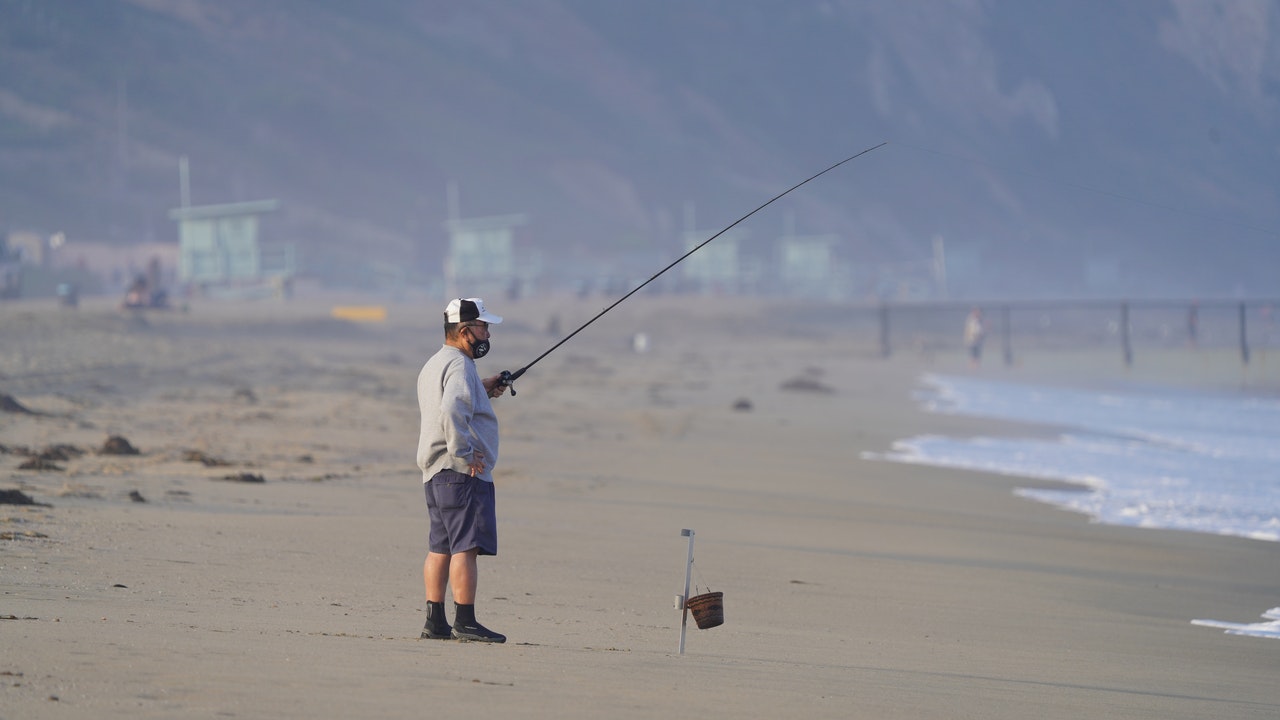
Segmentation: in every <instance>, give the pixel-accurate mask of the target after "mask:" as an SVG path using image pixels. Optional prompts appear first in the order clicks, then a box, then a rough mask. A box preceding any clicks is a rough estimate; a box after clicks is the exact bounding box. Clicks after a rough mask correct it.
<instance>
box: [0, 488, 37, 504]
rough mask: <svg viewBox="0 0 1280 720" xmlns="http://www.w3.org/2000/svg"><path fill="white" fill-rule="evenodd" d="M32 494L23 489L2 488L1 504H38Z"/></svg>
mask: <svg viewBox="0 0 1280 720" xmlns="http://www.w3.org/2000/svg"><path fill="white" fill-rule="evenodd" d="M37 504H38V503H37V502H36V501H35V500H33V499H31V496H30V495H28V494H26V493H24V492H22V491H21V490H0V505H37Z"/></svg>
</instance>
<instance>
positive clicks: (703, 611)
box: [684, 592, 724, 630]
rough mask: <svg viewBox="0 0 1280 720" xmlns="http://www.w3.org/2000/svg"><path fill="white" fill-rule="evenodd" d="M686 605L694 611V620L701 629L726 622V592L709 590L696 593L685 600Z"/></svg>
mask: <svg viewBox="0 0 1280 720" xmlns="http://www.w3.org/2000/svg"><path fill="white" fill-rule="evenodd" d="M684 606H685V607H687V608H689V610H690V611H692V612H693V620H694V622H696V623H698V629H699V630H706V629H707V628H713V627H715V626H717V625H723V624H724V593H722V592H709V593H703V594H701V595H695V596H693V597H691V598H689V599H688V600H687V601H685V604H684Z"/></svg>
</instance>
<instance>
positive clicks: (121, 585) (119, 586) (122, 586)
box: [111, 583, 129, 590]
mask: <svg viewBox="0 0 1280 720" xmlns="http://www.w3.org/2000/svg"><path fill="white" fill-rule="evenodd" d="M111 587H113V588H124V589H125V590H128V589H129V586H128V585H125V584H124V583H116V584H115V585H112V586H111Z"/></svg>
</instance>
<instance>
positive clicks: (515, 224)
mask: <svg viewBox="0 0 1280 720" xmlns="http://www.w3.org/2000/svg"><path fill="white" fill-rule="evenodd" d="M528 221H529V219H528V217H527V216H525V215H524V214H522V213H515V214H511V215H491V216H488V217H477V218H454V219H450V220H447V221H445V230H446V231H447V232H448V233H449V255H448V257H446V258H445V263H444V276H445V287H446V290H445V292H446V293H447V294H448V295H449V296H450V297H454V296H460V295H482V296H489V295H494V294H500V293H507V294H511V293H513V292H516V293H518V292H519V289H520V286H521V285H522V284H525V283H528V282H529V281H530V279H531V271H532V269H533V268H531V267H527V266H526V267H519V266H518V265H517V262H516V248H515V235H516V228H519V227H521V226H523V225H525V224H526V223H528Z"/></svg>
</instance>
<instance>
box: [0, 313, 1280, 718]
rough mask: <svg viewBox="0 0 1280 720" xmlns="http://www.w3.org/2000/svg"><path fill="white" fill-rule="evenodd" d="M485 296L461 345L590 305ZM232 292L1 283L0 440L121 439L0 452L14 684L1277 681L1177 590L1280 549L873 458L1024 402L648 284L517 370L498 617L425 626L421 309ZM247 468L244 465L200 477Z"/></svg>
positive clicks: (528, 699) (370, 704)
mask: <svg viewBox="0 0 1280 720" xmlns="http://www.w3.org/2000/svg"><path fill="white" fill-rule="evenodd" d="M490 304H491V305H492V306H493V307H494V310H495V311H496V312H498V313H500V314H503V315H504V316H505V317H506V318H507V319H508V320H509V321H510V322H508V323H504V324H503V326H502V327H501V330H500V331H499V332H495V333H494V343H495V348H494V351H493V353H492V354H491V358H486V359H485V360H484V361H482V363H481V364H482V372H483V371H485V370H489V371H496V370H497V369H500V368H502V367H512V366H514V365H516V364H517V363H518V362H521V361H527V359H529V358H532V357H536V356H537V354H538V353H539V352H541V351H543V350H545V349H546V348H547V347H549V346H550V345H551V344H552V343H553V342H554V341H555V340H556V339H557V338H556V337H555V336H553V334H552V333H550V332H549V331H548V325H549V324H550V318H552V317H554V316H556V315H560V321H561V322H560V324H561V326H562V329H563V330H564V331H566V332H567V331H569V330H572V329H573V328H574V327H576V325H575V324H574V319H575V318H574V317H572V316H576V315H582V317H581V318H580V319H578V320H577V322H583V321H585V320H586V319H587V318H589V317H590V316H591V314H593V313H590V312H588V311H587V310H579V309H578V308H576V307H575V308H573V309H572V310H571V311H557V308H556V307H554V306H552V305H550V304H543V305H538V304H535V303H529V304H524V303H515V304H512V306H511V307H505V306H504V305H507V304H506V303H498V302H493V303H490ZM241 310H242V309H238V308H232V307H230V306H220V307H219V308H218V310H217V312H213V311H209V312H208V313H207V314H206V311H205V310H204V309H203V308H200V307H193V309H192V312H191V313H190V315H189V316H188V317H186V318H183V317H179V316H167V317H165V318H163V319H154V320H152V321H151V322H149V323H148V325H146V326H145V327H133V326H123V327H122V324H121V323H118V322H115V321H114V320H110V321H108V320H102V319H99V318H96V317H90V318H88V319H87V320H86V318H84V317H80V318H79V319H75V318H68V317H67V316H65V315H57V314H56V313H54V314H51V315H49V316H45V315H44V314H42V313H36V316H37V320H38V322H34V323H32V322H26V321H22V322H18V321H17V320H15V317H14V315H12V314H7V313H0V333H2V334H3V335H4V337H5V338H6V346H7V347H6V349H5V358H4V359H3V362H4V363H5V364H4V365H3V375H2V376H0V392H7V393H10V394H13V395H15V396H16V397H18V398H19V399H20V400H22V401H23V402H24V403H27V404H29V405H30V406H32V407H34V408H35V409H39V410H46V411H50V412H52V413H55V415H53V416H49V417H19V416H14V415H11V414H4V415H0V434H3V436H4V441H3V442H4V444H6V445H9V446H13V445H27V446H28V447H43V446H46V445H50V444H54V443H57V442H68V443H71V444H74V445H77V446H80V447H85V448H95V447H98V446H100V445H101V444H102V441H103V439H104V438H105V436H106V435H107V434H108V433H118V434H121V435H123V436H125V437H127V438H128V439H129V440H130V441H131V442H133V444H134V445H136V446H137V447H138V448H139V449H140V450H141V454H140V455H138V456H127V457H124V456H103V455H97V454H92V453H86V455H84V456H81V457H79V458H75V459H73V460H70V461H66V463H65V465H64V466H63V470H62V471H60V472H56V473H34V472H30V471H19V470H17V469H16V465H17V458H15V457H14V456H13V455H0V467H2V468H3V469H2V470H0V472H3V476H2V478H0V486H3V487H15V486H16V487H21V488H25V489H26V491H28V492H29V494H31V495H33V496H34V497H35V498H36V499H37V500H40V501H42V502H48V503H50V504H51V505H52V507H39V508H29V507H24V506H9V505H6V506H0V518H4V519H5V522H4V523H3V527H4V528H5V529H10V528H13V529H20V530H23V531H26V530H31V531H35V532H38V533H41V534H43V535H45V536H46V537H43V538H40V537H29V538H26V539H22V540H12V541H0V553H3V555H0V577H2V578H3V582H2V583H0V586H2V587H3V590H0V615H6V616H8V615H11V616H13V617H15V618H19V619H14V620H3V621H0V638H2V639H0V642H3V643H4V646H5V647H6V649H7V652H6V658H5V659H3V660H0V673H6V675H5V676H4V678H5V679H6V680H9V681H11V682H10V683H6V684H5V686H4V687H3V688H0V705H2V706H3V707H5V708H6V709H5V711H3V713H0V714H2V715H4V716H5V717H7V716H8V715H9V714H10V713H12V714H13V715H14V716H15V717H85V716H94V717H206V716H208V715H210V714H215V713H217V714H224V715H230V716H250V717H261V716H279V717H301V716H304V715H305V716H312V717H315V716H321V717H327V716H337V715H352V714H356V715H366V716H368V715H376V716H398V715H405V714H409V713H413V712H422V711H423V710H424V709H428V708H429V709H431V710H432V711H434V712H461V711H464V710H467V711H474V710H476V709H477V708H479V709H482V710H483V711H485V712H488V713H490V714H497V715H506V716H517V715H518V716H524V717H546V718H552V717H556V718H562V717H598V716H599V715H600V714H601V713H602V712H607V713H609V714H610V715H614V716H619V717H637V718H639V717H652V716H654V715H655V714H658V713H672V714H680V715H689V714H698V715H706V716H712V717H727V716H733V715H737V716H741V715H747V716H760V715H764V714H781V713H786V714H794V713H796V712H797V711H799V712H803V713H804V714H806V716H810V717H831V718H836V717H840V718H847V717H860V718H861V717H865V718H882V717H939V718H942V717H956V716H963V715H981V716H983V717H992V718H1009V719H1012V718H1025V717H1029V716H1034V717H1049V718H1058V717H1061V718H1075V717H1081V716H1085V717H1103V716H1109V717H1162V718H1178V717H1186V718H1192V717H1195V718H1199V717H1205V716H1214V717H1233V718H1234V717H1240V718H1248V717H1259V718H1261V717H1274V716H1275V715H1276V714H1278V713H1280V691H1277V690H1275V689H1274V683H1273V682H1272V679H1273V676H1274V669H1275V667H1276V666H1275V660H1274V654H1275V646H1274V645H1269V644H1266V643H1264V642H1262V641H1258V640H1251V639H1248V638H1239V637H1233V636H1227V635H1224V634H1223V633H1221V632H1220V631H1217V630H1214V629H1210V628H1204V627H1196V626H1193V625H1191V623H1190V621H1191V620H1192V619H1194V618H1204V617H1213V618H1220V619H1222V620H1227V621H1242V622H1253V621H1256V620H1257V618H1258V616H1259V614H1260V613H1262V612H1264V611H1265V610H1266V609H1267V608H1270V607H1275V606H1276V605H1277V604H1280V603H1278V602H1276V600H1277V597H1280V580H1277V578H1280V558H1277V557H1276V555H1277V554H1276V553H1275V552H1274V548H1273V547H1271V546H1270V545H1265V546H1264V545H1263V544H1262V543H1260V542H1257V541H1249V540H1242V539H1238V538H1223V537H1218V536H1203V535H1199V534H1195V533H1184V532H1175V531H1159V530H1140V531H1139V530H1136V529H1132V528H1121V527H1112V526H1101V525H1095V524H1091V523H1089V522H1088V521H1087V519H1086V518H1084V517H1083V516H1081V515H1078V514H1076V513H1070V512H1067V511H1063V510H1058V509H1055V508H1053V507H1050V506H1047V505H1044V504H1041V503H1038V502H1034V501H1031V500H1027V499H1023V498H1019V497H1017V496H1015V494H1014V488H1016V487H1023V486H1026V485H1027V483H1028V482H1034V481H1022V480H1019V479H1018V478H1013V477H1006V476H998V475H991V474H985V473H976V472H966V471H954V470H945V469H939V468H928V467H918V466H910V465H903V464H898V463H886V462H873V461H868V460H864V459H862V458H861V457H860V454H861V453H863V452H867V451H879V452H883V451H886V450H887V449H888V448H889V447H890V445H891V443H892V442H893V441H894V440H897V439H902V438H906V437H911V436H915V435H920V434H928V433H933V434H948V433H952V434H961V435H963V434H970V435H972V434H984V433H987V432H990V429H991V428H994V427H997V425H1003V426H1008V425H1010V424H1008V423H994V422H992V423H988V422H984V421H976V420H973V419H968V418H961V417H951V416H938V415H933V414H929V413H927V412H925V411H924V410H922V409H921V408H918V407H916V405H915V402H914V401H913V399H912V397H911V392H912V391H913V390H914V388H915V383H916V378H918V377H919V375H920V374H921V373H922V372H929V371H936V370H937V369H938V366H939V365H941V364H942V363H941V362H937V361H935V362H932V363H926V362H922V361H920V360H919V359H913V358H897V359H894V360H893V361H892V362H888V363H886V362H884V361H882V360H880V359H879V358H877V357H875V355H874V348H873V347H872V346H871V345H870V344H868V343H862V342H860V341H858V342H855V341H853V340H850V339H848V338H842V337H840V336H839V334H838V333H834V332H822V333H820V334H819V335H814V334H813V333H812V332H811V331H812V326H805V325H804V324H800V325H795V324H786V323H782V324H780V323H779V322H778V321H777V320H776V319H775V316H776V313H772V312H771V311H770V308H769V307H768V303H763V302H761V303H749V304H741V303H737V302H736V301H730V300H709V301H707V302H704V303H700V304H699V305H698V307H697V308H696V309H695V310H694V311H693V314H692V315H691V316H683V315H680V314H679V312H680V311H681V309H680V303H678V302H674V300H673V299H656V300H654V301H652V302H650V301H649V300H646V299H644V298H637V299H636V300H635V302H634V305H633V306H632V307H627V306H620V307H619V309H618V311H617V313H616V317H614V316H613V315H611V323H610V324H609V325H608V326H607V327H599V328H597V327H595V326H593V327H592V328H591V329H590V330H589V331H588V332H584V333H582V335H580V336H578V337H577V338H575V339H574V341H573V343H572V344H568V345H566V346H565V347H564V348H563V349H562V350H560V351H558V352H556V353H554V354H552V355H550V356H548V357H547V358H546V360H544V361H543V362H541V363H540V364H539V365H538V366H537V368H536V369H535V370H534V371H531V372H530V373H529V374H527V375H526V376H525V377H524V378H522V379H521V380H520V381H519V382H518V383H517V386H518V391H519V395H518V396H517V397H515V398H511V397H504V398H503V399H502V400H500V401H499V402H498V411H499V415H500V419H501V422H502V426H503V442H502V455H501V465H500V466H499V467H498V468H497V471H496V481H497V482H498V484H499V493H498V512H499V542H500V549H499V554H498V555H497V556H495V557H493V558H485V559H482V561H481V568H480V572H481V577H480V588H479V596H480V602H479V605H478V608H477V609H478V612H479V617H480V618H481V620H482V621H483V622H485V623H486V624H487V625H489V626H490V627H493V628H495V629H497V630H498V631H500V632H504V633H506V634H507V635H508V636H509V637H510V640H509V642H508V644H506V645H503V646H497V647H481V646H477V645H470V644H459V643H453V642H437V641H420V640H418V639H417V634H418V630H419V628H420V626H421V623H422V618H423V615H422V612H423V609H422V608H423V603H422V598H421V594H422V587H421V563H422V554H423V552H424V549H423V547H422V545H423V543H424V541H425V534H426V518H425V512H424V511H423V508H422V506H421V503H422V500H421V487H420V485H421V477H420V475H419V474H418V473H417V471H416V468H414V467H413V460H412V457H413V447H412V445H413V443H414V442H415V440H416V436H417V422H418V418H417V408H416V405H415V402H414V399H413V378H414V377H415V376H416V373H417V369H418V367H420V364H421V362H422V360H424V359H425V358H426V356H427V355H428V354H429V353H430V352H431V351H433V350H434V348H435V347H437V346H438V344H439V341H438V339H436V333H437V332H438V328H437V322H436V321H435V319H434V318H435V314H434V313H430V312H426V313H416V312H414V311H411V310H409V309H407V308H398V307H395V306H393V307H392V308H391V312H390V313H389V319H388V321H387V322H386V323H383V324H370V325H353V324H350V323H342V322H338V321H331V320H329V319H328V318H327V312H326V310H325V309H324V308H309V309H308V308H301V307H293V308H289V309H287V310H284V311H281V312H280V313H279V314H273V312H274V311H272V310H271V308H267V309H265V310H263V311H261V312H258V313H254V314H251V315H250V316H248V317H246V318H243V319H241V318H239V317H237V313H239V312H241ZM423 316H425V319H424V317H423ZM818 325H821V324H820V323H819V324H818ZM97 326H101V327H97ZM638 332H644V333H646V334H647V335H648V337H649V339H650V347H649V350H648V352H645V353H636V352H633V351H632V350H631V340H632V338H633V336H634V335H635V333H638ZM15 338H16V340H15ZM10 342H13V343H14V344H12V345H10ZM14 348H17V349H14ZM22 353H26V354H28V355H24V358H28V359H35V360H40V361H47V363H46V364H51V365H52V366H53V368H54V371H53V372H48V371H39V370H36V369H32V368H33V367H34V366H38V365H40V364H41V363H39V362H37V363H35V364H34V366H30V367H28V366H29V365H30V364H29V363H26V362H25V360H22V361H20V360H19V359H18V358H16V357H15V356H16V355H18V354H22ZM955 362H956V365H957V366H958V367H962V365H961V363H962V358H960V357H959V356H958V355H957V358H956V361H955ZM19 365H22V366H24V367H28V369H27V370H15V369H14V368H15V367H17V366H19ZM796 380H803V381H805V382H801V383H793V382H792V381H796ZM789 383H790V384H791V386H792V387H795V388H798V389H784V386H786V385H788V384H789ZM9 387H14V388H17V391H15V390H13V389H8V388H9ZM246 390H247V391H248V392H245V391H246ZM744 400H745V401H747V404H748V405H749V409H736V408H738V407H740V406H741V401H744ZM187 450H200V451H201V452H203V453H205V454H206V455H207V456H211V457H214V458H218V459H221V460H223V461H225V462H228V463H230V464H229V465H228V466H205V465H204V464H202V463H199V462H192V461H188V460H184V459H183V457H184V453H185V452H186V451H187ZM304 458H306V459H304ZM242 471H243V472H249V473H254V474H260V475H262V476H263V477H264V478H265V482H263V483H260V484H259V483H242V482H232V481H227V480H223V479H220V478H221V476H224V475H227V474H231V473H238V472H242ZM64 489H66V490H67V491H68V492H69V493H70V495H62V496H60V495H59V494H58V493H59V492H62V491H63V490H64ZM130 491H136V492H138V493H140V494H141V495H142V496H143V497H144V498H146V499H147V502H145V503H140V502H134V501H131V500H130V499H129V495H128V493H129V492H130ZM77 493H78V494H77ZM682 528H692V529H694V530H695V532H696V533H697V535H696V544H695V550H694V554H695V566H694V567H695V572H694V581H695V583H698V582H702V583H703V585H704V586H705V585H706V584H708V583H709V584H710V586H711V587H713V588H714V589H715V590H720V591H723V592H724V593H725V624H724V625H723V626H721V627H718V628H714V629H711V630H706V631H700V630H697V629H695V628H693V627H692V623H690V629H689V631H688V633H689V636H688V640H687V647H686V652H685V654H684V655H678V654H676V643H677V639H678V627H679V619H680V613H679V612H678V611H676V610H674V609H672V607H671V597H672V594H673V593H675V592H679V590H680V589H681V585H682V583H683V570H684V568H683V563H684V558H685V552H686V540H685V539H684V538H682V537H680V534H679V533H680V530H681V529H682ZM118 586H124V587H118ZM23 618H32V619H23ZM52 697H56V698H57V699H56V700H54V699H51V698H52Z"/></svg>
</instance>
